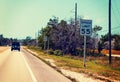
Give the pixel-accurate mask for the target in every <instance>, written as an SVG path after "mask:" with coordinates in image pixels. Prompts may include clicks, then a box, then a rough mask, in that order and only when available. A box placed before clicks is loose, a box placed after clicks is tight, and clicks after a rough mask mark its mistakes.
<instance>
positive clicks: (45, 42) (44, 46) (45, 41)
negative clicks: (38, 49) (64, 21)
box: [44, 41, 46, 50]
mask: <svg viewBox="0 0 120 82" xmlns="http://www.w3.org/2000/svg"><path fill="white" fill-rule="evenodd" d="M45 48H46V41H44V50H45Z"/></svg>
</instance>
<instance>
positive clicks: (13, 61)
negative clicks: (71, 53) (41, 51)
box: [0, 49, 71, 82]
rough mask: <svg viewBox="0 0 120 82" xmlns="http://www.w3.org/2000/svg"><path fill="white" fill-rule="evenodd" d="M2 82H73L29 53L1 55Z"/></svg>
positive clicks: (6, 53) (0, 73) (3, 53)
mask: <svg viewBox="0 0 120 82" xmlns="http://www.w3.org/2000/svg"><path fill="white" fill-rule="evenodd" d="M0 82H71V81H70V80H69V79H67V78H66V77H64V76H63V75H62V74H60V73H58V72H57V71H56V70H54V69H53V68H51V67H49V66H48V65H46V64H45V63H44V62H42V61H41V60H39V59H38V58H36V57H34V56H33V55H31V54H30V53H28V52H27V51H25V50H23V49H21V51H20V52H19V51H10V49H8V50H6V51H4V52H2V53H0Z"/></svg>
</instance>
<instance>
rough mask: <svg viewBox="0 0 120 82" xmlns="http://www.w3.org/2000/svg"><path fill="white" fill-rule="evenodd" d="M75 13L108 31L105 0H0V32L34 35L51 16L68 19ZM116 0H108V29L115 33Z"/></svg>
mask: <svg viewBox="0 0 120 82" xmlns="http://www.w3.org/2000/svg"><path fill="white" fill-rule="evenodd" d="M75 3H77V5H78V10H77V12H78V13H77V14H78V16H81V17H82V18H84V19H91V20H92V21H93V24H92V25H93V26H92V27H94V25H99V26H102V27H103V29H102V31H101V32H99V34H105V33H107V32H108V0H0V34H3V36H4V37H7V38H17V39H23V38H26V36H31V37H32V38H35V34H36V33H37V32H38V30H40V29H41V28H43V27H45V26H46V25H47V22H48V21H49V19H50V18H52V17H53V16H56V17H59V20H66V21H68V20H69V19H70V18H74V7H75ZM119 3H120V0H112V29H113V30H112V33H119V30H120V29H119V28H120V5H119Z"/></svg>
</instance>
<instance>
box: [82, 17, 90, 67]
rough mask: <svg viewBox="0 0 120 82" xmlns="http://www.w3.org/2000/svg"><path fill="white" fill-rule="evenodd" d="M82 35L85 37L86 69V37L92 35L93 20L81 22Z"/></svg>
mask: <svg viewBox="0 0 120 82" xmlns="http://www.w3.org/2000/svg"><path fill="white" fill-rule="evenodd" d="M80 35H83V36H84V61H83V62H84V63H83V65H84V67H86V36H91V35H92V20H84V19H81V20H80Z"/></svg>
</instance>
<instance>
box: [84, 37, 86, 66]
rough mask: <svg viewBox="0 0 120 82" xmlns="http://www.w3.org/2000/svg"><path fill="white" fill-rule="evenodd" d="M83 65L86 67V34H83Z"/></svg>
mask: <svg viewBox="0 0 120 82" xmlns="http://www.w3.org/2000/svg"><path fill="white" fill-rule="evenodd" d="M84 67H86V35H84Z"/></svg>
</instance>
